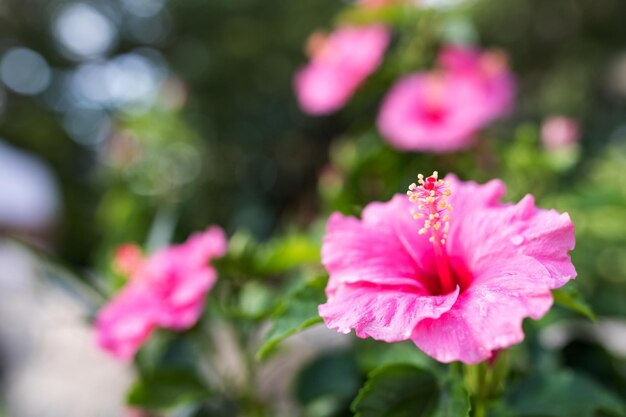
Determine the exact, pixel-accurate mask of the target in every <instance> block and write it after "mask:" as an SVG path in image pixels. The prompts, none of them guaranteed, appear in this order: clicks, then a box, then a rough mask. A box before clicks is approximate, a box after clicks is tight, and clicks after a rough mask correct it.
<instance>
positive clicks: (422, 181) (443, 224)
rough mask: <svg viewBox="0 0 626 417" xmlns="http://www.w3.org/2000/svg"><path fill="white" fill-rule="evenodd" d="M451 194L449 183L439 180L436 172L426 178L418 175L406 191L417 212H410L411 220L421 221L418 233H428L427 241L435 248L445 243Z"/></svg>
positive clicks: (450, 208)
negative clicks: (415, 181)
mask: <svg viewBox="0 0 626 417" xmlns="http://www.w3.org/2000/svg"><path fill="white" fill-rule="evenodd" d="M451 194H452V192H451V191H450V183H449V182H448V181H445V180H442V179H439V173H438V172H437V171H434V172H433V173H432V175H430V176H429V177H426V178H424V176H423V175H422V174H419V175H418V176H417V183H413V184H411V185H409V190H408V191H407V195H408V196H409V200H410V201H411V202H412V203H415V204H416V205H417V210H415V209H414V210H413V211H412V214H413V218H415V219H417V220H420V221H422V220H423V223H422V225H421V228H420V229H419V231H418V233H419V234H420V235H425V234H428V233H430V237H429V241H430V242H431V243H433V244H435V245H436V246H439V245H445V243H446V238H447V235H448V230H449V229H450V213H451V212H452V206H451V205H450V203H449V202H448V199H449V197H450V195H451Z"/></svg>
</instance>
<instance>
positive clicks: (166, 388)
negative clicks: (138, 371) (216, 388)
mask: <svg viewBox="0 0 626 417" xmlns="http://www.w3.org/2000/svg"><path fill="white" fill-rule="evenodd" d="M209 396H210V392H209V389H208V388H207V387H206V385H205V384H204V382H203V381H202V380H201V379H200V377H199V376H198V375H197V374H196V373H195V372H193V371H190V370H184V369H158V370H154V371H151V372H149V373H144V374H143V375H141V376H140V378H139V379H138V380H137V381H136V382H135V383H134V384H133V386H132V387H131V389H130V391H129V393H128V396H127V402H128V404H130V405H134V406H139V407H142V408H147V409H161V410H162V409H169V408H173V407H176V406H179V405H182V404H189V403H193V402H197V401H201V400H203V399H206V398H208V397H209Z"/></svg>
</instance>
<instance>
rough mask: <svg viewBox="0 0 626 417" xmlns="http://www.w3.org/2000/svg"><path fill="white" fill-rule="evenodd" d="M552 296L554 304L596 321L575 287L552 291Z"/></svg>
mask: <svg viewBox="0 0 626 417" xmlns="http://www.w3.org/2000/svg"><path fill="white" fill-rule="evenodd" d="M552 296H553V297H554V302H555V303H556V304H559V305H560V306H563V307H565V308H567V309H569V310H572V311H575V312H577V313H579V314H582V315H583V316H585V317H587V318H588V319H589V320H593V321H595V320H596V315H595V314H594V312H593V311H592V310H591V307H589V304H587V302H586V301H585V300H584V298H583V297H582V295H581V294H580V292H579V291H578V289H577V288H576V287H575V286H573V285H571V284H570V285H568V286H566V287H563V288H559V289H557V290H554V291H552Z"/></svg>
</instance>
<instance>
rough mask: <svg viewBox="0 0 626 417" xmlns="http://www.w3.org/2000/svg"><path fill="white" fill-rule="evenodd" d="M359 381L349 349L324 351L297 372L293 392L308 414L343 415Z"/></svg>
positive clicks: (356, 367)
mask: <svg viewBox="0 0 626 417" xmlns="http://www.w3.org/2000/svg"><path fill="white" fill-rule="evenodd" d="M361 383H362V375H361V373H360V372H359V369H358V366H357V363H356V361H355V358H354V355H353V354H352V352H350V351H341V350H340V351H335V352H329V353H324V354H322V355H320V356H318V357H317V358H315V359H314V360H313V361H311V362H310V363H309V364H307V365H306V366H305V367H304V368H303V369H302V370H301V371H300V373H299V374H298V377H297V380H296V384H295V396H296V399H297V400H298V402H299V403H300V404H302V405H303V406H304V409H305V412H306V413H307V415H311V416H316V417H322V416H324V417H331V416H338V415H344V414H345V412H346V411H348V409H349V405H350V402H351V401H352V399H353V398H354V397H355V396H356V394H357V392H358V390H359V387H360V386H361Z"/></svg>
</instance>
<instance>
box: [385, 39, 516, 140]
mask: <svg viewBox="0 0 626 417" xmlns="http://www.w3.org/2000/svg"><path fill="white" fill-rule="evenodd" d="M439 62H440V66H441V69H440V70H438V71H433V72H430V73H415V74H412V75H409V76H406V77H404V78H402V79H400V80H399V81H398V82H397V83H396V84H395V85H394V86H393V87H392V88H391V90H390V91H389V93H388V94H387V96H386V97H385V99H384V101H383V104H382V106H381V110H380V113H379V115H378V128H379V130H380V132H381V134H382V135H383V137H384V138H385V139H386V140H387V141H388V142H389V143H390V144H391V145H392V146H394V147H396V148H397V149H401V150H414V151H430V152H450V151H455V150H459V149H463V148H466V147H468V146H470V145H471V144H472V142H473V140H474V133H475V132H476V131H477V130H478V129H480V128H482V127H484V126H485V125H486V124H488V123H489V122H491V121H493V120H494V119H496V118H498V117H501V116H502V115H504V114H506V113H507V112H508V111H509V110H510V107H511V104H512V101H513V95H514V90H515V89H514V82H513V77H512V75H511V74H510V72H509V71H508V69H507V65H506V60H505V59H504V58H503V56H502V55H501V54H498V53H495V52H484V53H480V52H478V51H476V50H474V49H467V48H460V47H448V48H446V49H444V50H443V51H442V53H441V55H440V57H439Z"/></svg>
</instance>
